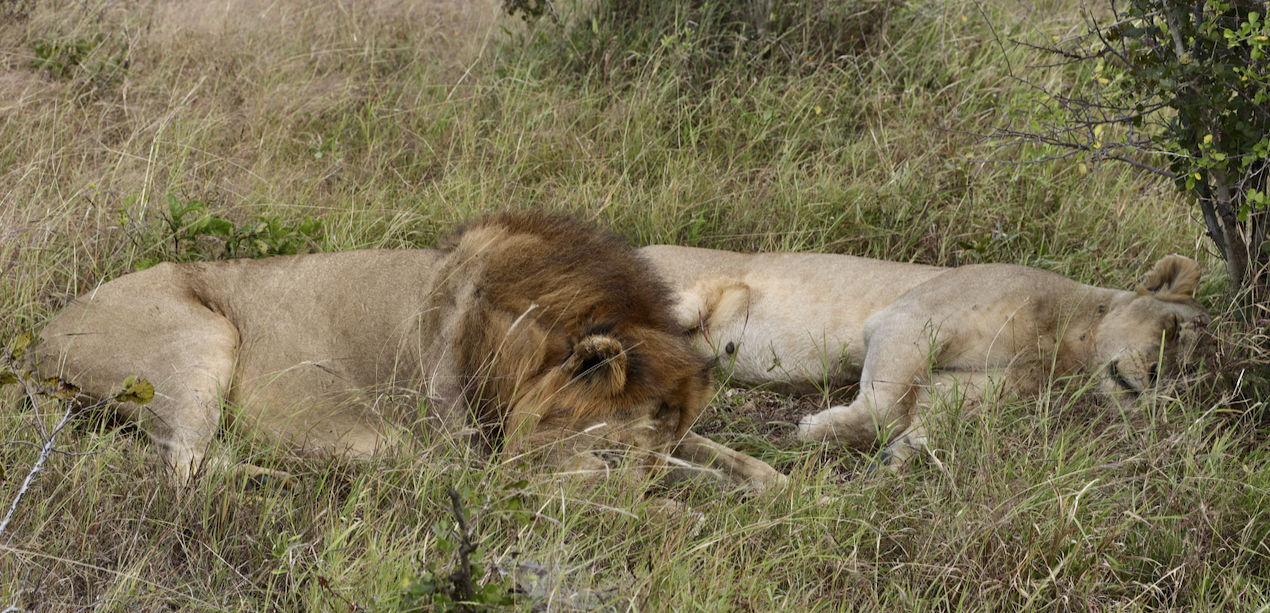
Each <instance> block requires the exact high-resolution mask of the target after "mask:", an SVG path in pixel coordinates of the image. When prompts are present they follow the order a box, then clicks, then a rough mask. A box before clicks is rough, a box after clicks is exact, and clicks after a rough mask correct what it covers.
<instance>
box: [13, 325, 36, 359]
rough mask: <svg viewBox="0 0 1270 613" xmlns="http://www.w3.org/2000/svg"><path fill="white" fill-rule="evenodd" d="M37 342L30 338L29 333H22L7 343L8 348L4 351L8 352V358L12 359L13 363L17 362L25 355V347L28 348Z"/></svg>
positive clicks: (34, 338) (32, 337)
mask: <svg viewBox="0 0 1270 613" xmlns="http://www.w3.org/2000/svg"><path fill="white" fill-rule="evenodd" d="M38 342H39V340H38V339H37V338H36V337H34V336H32V335H31V333H30V332H23V333H22V334H19V335H17V336H15V337H13V338H12V339H11V340H10V341H9V346H8V347H6V348H5V349H6V350H7V351H8V352H9V356H10V357H12V358H13V361H14V362H17V361H18V360H21V359H22V356H24V355H26V348H27V347H30V346H32V345H34V344H36V343H38Z"/></svg>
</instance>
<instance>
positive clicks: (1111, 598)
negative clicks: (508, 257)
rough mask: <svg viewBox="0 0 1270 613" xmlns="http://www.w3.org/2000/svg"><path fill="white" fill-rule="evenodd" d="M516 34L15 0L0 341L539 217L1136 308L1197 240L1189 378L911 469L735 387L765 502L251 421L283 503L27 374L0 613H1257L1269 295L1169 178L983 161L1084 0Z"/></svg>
mask: <svg viewBox="0 0 1270 613" xmlns="http://www.w3.org/2000/svg"><path fill="white" fill-rule="evenodd" d="M514 8H515V9H516V11H515V15H514V16H510V17H509V16H505V15H503V7H502V6H500V5H499V4H497V3H494V2H489V1H484V2H466V1H459V0H421V1H417V2H395V1H392V0H364V1H362V2H349V1H336V2H318V1H316V0H275V1H270V2H264V1H260V0H214V1H185V0H180V1H174V2H163V3H152V2H138V1H133V0H87V1H85V2H65V1H62V0H45V1H40V0H7V1H0V340H3V341H5V342H9V343H13V342H14V341H13V340H12V339H17V338H19V337H20V335H21V334H23V333H26V332H36V331H38V330H39V328H40V326H41V324H42V322H44V321H46V320H47V319H48V318H49V317H50V316H51V315H52V314H53V313H55V312H57V311H58V310H59V309H60V308H61V307H62V306H63V305H65V304H66V302H67V301H68V300H70V299H71V298H72V297H74V296H76V295H78V294H80V293H82V292H84V291H87V290H89V289H91V288H93V287H94V286H95V285H97V284H99V283H101V282H103V281H106V280H109V279H112V278H115V277H117V276H119V275H122V274H125V273H127V272H129V271H133V270H137V269H139V268H142V267H145V266H148V265H152V264H153V263H155V262H158V261H195V260H206V259H216V258H224V257H257V256H265V255H272V254H281V253H297V252H307V251H333V250H348V249H359V248H379V247H389V248H410V247H432V246H435V245H436V243H437V240H438V238H439V237H440V236H442V235H443V234H444V233H446V232H447V231H448V230H449V229H451V228H452V227H453V226H454V225H455V224H457V223H459V222H460V221H462V220H463V219H465V218H467V217H469V216H471V215H473V214H476V213H479V212H484V211H491V210H499V209H503V208H507V207H516V208H520V207H524V208H541V209H546V210H552V211H566V212H570V213H573V214H576V215H578V216H581V217H583V218H585V219H589V220H593V221H594V222H596V223H598V224H602V225H605V226H608V227H611V228H613V229H615V230H616V231H617V232H619V233H621V234H622V235H624V236H626V237H627V238H628V239H629V240H630V242H631V243H632V244H637V245H643V244H650V243H659V242H668V243H676V244H685V245H694V246H705V247H717V248H727V249H736V250H774V249H783V250H808V251H825V252H838V253H850V254H856V255H864V256H872V257H880V258H888V259H896V260H904V261H913V262H922V263H930V264H939V265H959V264H966V263H973V262H985V261H993V262H1013V263H1021V264H1027V265H1030V266H1037V267H1041V268H1046V269H1050V270H1054V271H1057V272H1060V273H1062V274H1065V275H1069V276H1071V277H1074V278H1076V279H1078V280H1081V281H1084V282H1089V283H1095V284H1100V285H1105V286H1111V287H1123V288H1130V287H1132V286H1133V284H1134V282H1135V280H1136V279H1137V278H1138V276H1139V275H1141V274H1142V273H1143V272H1144V271H1145V270H1146V269H1147V268H1148V267H1149V265H1150V264H1151V263H1152V262H1154V261H1155V260H1156V259H1158V257H1160V256H1162V255H1165V254H1168V253H1181V254H1183V255H1187V256H1189V257H1192V258H1195V259H1197V260H1198V261H1200V262H1201V264H1202V265H1203V266H1204V267H1205V270H1206V275H1207V276H1206V279H1205V283H1204V285H1203V286H1202V287H1201V291H1200V298H1201V300H1202V301H1203V302H1204V303H1205V304H1207V305H1208V306H1209V307H1210V309H1211V310H1212V312H1213V313H1214V315H1215V320H1214V323H1213V325H1212V332H1213V336H1214V340H1213V344H1212V347H1211V351H1210V355H1209V356H1208V359H1207V363H1206V364H1205V366H1204V368H1203V369H1202V370H1201V371H1200V372H1199V373H1196V374H1195V375H1193V376H1191V377H1189V378H1188V380H1187V381H1186V383H1187V384H1188V385H1186V386H1183V387H1181V388H1179V389H1177V390H1169V391H1167V392H1166V393H1162V394H1160V395H1159V396H1158V397H1154V398H1151V399H1149V400H1148V401H1145V402H1144V403H1143V405H1142V406H1141V408H1140V410H1137V411H1122V410H1119V409H1118V408H1116V407H1115V406H1114V405H1111V404H1108V403H1106V402H1103V401H1101V400H1099V399H1098V398H1096V397H1094V396H1093V394H1091V393H1089V391H1088V389H1089V386H1088V382H1087V381H1084V380H1081V379H1073V380H1059V381H1055V382H1054V384H1053V386H1052V387H1051V388H1048V389H1046V390H1044V393H1042V394H1041V396H1040V397H1039V398H1037V399H1029V400H1022V399H1002V400H1000V401H994V402H992V403H990V404H987V405H981V406H969V405H961V404H958V403H955V402H954V403H950V404H949V405H948V406H945V407H943V408H944V410H943V411H942V412H940V413H939V414H938V415H937V416H935V417H933V418H932V420H931V421H932V422H933V423H932V424H931V426H930V430H931V433H932V445H933V447H934V448H935V449H936V451H935V454H934V459H933V460H929V461H926V462H924V463H919V464H917V465H915V466H912V467H911V468H910V469H908V470H905V471H903V472H900V473H898V474H893V475H892V474H873V473H871V472H870V471H869V465H870V460H869V458H868V457H867V456H866V455H861V454H858V453H856V452H851V451H847V450H843V449H839V448H835V447H832V446H820V445H809V444H803V443H799V442H796V441H794V440H793V439H792V438H791V437H790V432H791V431H792V423H793V422H795V421H796V420H797V419H798V417H800V416H801V415H805V414H807V413H810V412H812V411H816V410H819V409H822V408H824V407H825V406H827V404H828V403H831V402H834V401H835V400H843V399H846V398H850V397H851V394H852V393H853V390H850V389H847V390H831V389H827V390H824V391H823V393H822V394H819V395H815V396H810V397H801V398H789V397H784V396H780V395H777V394H775V393H772V392H767V391H761V390H759V391H753V390H735V389H728V388H727V387H726V386H721V388H720V391H719V393H718V395H717V399H716V401H715V402H714V403H713V404H714V408H713V410H712V411H710V412H709V413H708V414H707V415H706V416H705V418H704V421H703V422H702V423H700V424H698V426H697V428H696V429H697V430H698V431H700V432H702V433H704V434H707V435H709V436H712V437H714V438H716V439H719V440H721V441H724V442H726V443H727V444H729V445H731V446H733V447H735V448H738V449H742V450H745V451H747V452H749V453H752V454H753V455H755V456H757V457H760V458H762V459H764V460H766V461H768V462H769V463H771V464H772V465H774V466H776V467H777V468H779V469H781V470H783V471H785V472H786V473H788V474H789V475H791V477H792V478H793V480H794V482H795V484H796V486H795V487H793V488H791V489H790V490H789V491H786V492H784V493H782V494H779V495H774V496H769V497H763V498H754V499H747V498H745V497H743V496H740V495H738V494H736V493H733V492H727V491H721V490H719V489H717V488H712V487H707V486H697V485H693V484H686V485H684V484H650V492H651V494H652V495H645V493H644V492H637V491H630V490H629V488H626V489H623V488H621V487H619V486H618V485H617V484H612V485H610V484H604V483H601V484H598V485H594V486H590V487H582V486H580V485H579V484H578V483H576V482H573V481H570V480H567V479H563V480H562V479H553V478H551V477H550V476H547V475H543V474H541V473H538V472H535V471H533V470H532V469H529V468H526V467H524V466H519V465H504V464H502V463H500V462H498V461H497V459H495V461H493V462H490V461H486V460H483V459H480V458H473V457H470V456H469V455H467V454H465V453H464V452H463V451H462V450H459V449H456V448H454V447H453V445H451V444H449V443H448V442H447V441H444V440H419V441H417V442H414V443H413V444H410V445H407V446H405V447H403V448H402V449H401V450H400V452H399V453H396V454H393V455H390V456H388V457H383V458H379V459H376V460H374V461H367V462H353V461H347V460H340V459H328V460H297V459H293V458H288V457H285V456H282V455H280V454H278V453H277V452H276V450H271V449H268V448H259V447H255V446H253V445H252V444H251V441H250V440H243V439H241V438H238V437H235V436H233V435H232V434H230V435H227V436H225V437H224V438H225V440H224V441H223V442H224V444H225V445H226V446H229V447H231V448H233V449H234V450H235V452H236V453H237V454H238V455H240V456H241V457H244V458H250V459H251V460H252V461H253V463H256V464H262V465H279V466H284V467H285V468H286V470H288V471H290V472H292V473H294V474H296V475H298V476H299V477H300V479H299V483H300V484H299V485H298V486H295V487H289V488H283V487H279V486H277V484H270V483H264V484H255V483H247V482H242V481H236V480H231V479H228V478H227V477H225V476H224V475H220V474H216V473H212V474H208V475H206V476H204V477H203V478H202V479H201V480H199V481H197V482H196V483H194V484H191V485H189V486H176V485H171V484H168V483H165V482H164V480H163V479H162V477H161V473H160V472H159V471H158V470H156V468H155V466H154V465H153V462H152V461H150V460H148V459H147V450H146V448H147V443H146V441H145V440H144V437H141V436H138V434H137V432H135V431H134V430H133V429H130V428H128V427H127V426H124V425H122V424H119V423H117V422H115V421H113V420H111V419H109V418H108V417H107V416H106V415H104V414H102V413H100V412H92V413H91V414H85V415H81V416H79V417H77V418H74V419H72V420H69V421H68V422H67V424H66V425H65V426H64V427H62V428H61V429H60V430H56V428H58V427H59V424H60V422H61V420H62V418H63V416H64V415H65V406H64V404H63V403H61V402H60V401H58V400H56V399H54V398H46V397H41V396H39V395H36V394H29V395H28V394H24V393H21V391H20V387H19V386H16V385H8V386H5V387H4V388H3V389H0V513H10V510H11V508H12V509H13V510H12V514H11V521H6V523H4V524H0V531H2V532H0V610H4V611H9V610H13V611H19V610H38V611H80V610H105V611H125V610H127V611H161V610H194V611H212V610H279V611H327V610H338V611H403V610H455V609H459V608H462V607H464V606H467V605H462V606H461V605H457V604H455V603H454V602H453V600H454V599H456V598H458V599H463V598H466V599H468V600H470V601H474V602H480V603H482V604H481V605H480V606H484V607H490V608H494V609H499V608H502V609H508V610H551V611H591V610H606V611H608V610H612V611H626V610H637V611H663V610H683V611H687V610H720V611H731V610H737V611H772V610H791V611H803V610H815V611H857V610H863V611H871V610H902V611H993V610H1002V611H1102V610H1106V611H1259V610H1266V604H1267V603H1270V580H1268V579H1267V576H1268V575H1270V516H1268V515H1267V513H1270V442H1268V441H1267V437H1266V432H1267V429H1266V428H1267V425H1268V424H1267V423H1266V422H1267V415H1266V410H1265V404H1264V403H1265V399H1266V396H1267V393H1268V388H1270V386H1268V385H1267V383H1266V381H1267V379H1266V378H1267V376H1268V372H1267V360H1268V359H1270V358H1268V357H1267V355H1266V350H1267V347H1266V338H1265V330H1266V327H1267V325H1268V321H1267V317H1268V316H1267V313H1266V310H1265V305H1264V304H1261V303H1256V302H1249V301H1246V300H1237V299H1236V297H1235V292H1234V291H1232V290H1231V287H1230V283H1229V280H1228V276H1227V275H1225V274H1224V270H1225V268H1224V265H1223V263H1222V261H1221V259H1220V258H1219V257H1217V255H1216V254H1215V253H1214V252H1213V249H1212V247H1211V245H1210V244H1209V243H1208V242H1207V241H1208V239H1207V238H1206V237H1205V227H1204V223H1203V220H1202V217H1201V214H1200V211H1199V209H1198V208H1197V207H1196V206H1195V205H1194V203H1193V202H1192V201H1191V200H1188V198H1189V197H1188V196H1187V195H1185V194H1181V193H1179V192H1178V190H1177V189H1176V186H1175V185H1174V184H1173V183H1172V182H1171V181H1169V180H1168V179H1166V178H1162V177H1160V176H1158V175H1156V174H1152V173H1150V172H1147V171H1144V170H1142V169H1140V168H1137V167H1135V166H1132V165H1129V164H1119V163H1112V162H1099V161H1098V160H1094V159H1090V158H1084V157H1080V156H1075V157H1062V158H1061V159H1053V158H1056V157H1060V156H1058V154H1059V153H1060V151H1059V150H1058V149H1055V148H1053V147H1055V145H1052V144H1046V143H1043V142H1036V141H1030V142H1017V143H1007V144H1004V145H1003V144H1002V143H1001V141H999V140H997V141H993V140H985V139H983V138H981V137H980V135H985V134H992V133H994V132H995V131H998V130H999V129H1000V128H1001V127H1002V126H1009V125H1019V124H1018V122H1021V121H1027V120H1028V118H1029V117H1030V116H1031V113H1032V112H1033V110H1034V109H1035V108H1036V105H1037V97H1036V96H1035V92H1036V89H1035V88H1034V86H1035V85H1036V84H1041V85H1043V86H1044V87H1045V89H1046V90H1047V91H1049V92H1056V91H1057V92H1069V93H1073V94H1075V93H1079V92H1081V91H1084V89H1083V88H1086V87H1088V86H1089V84H1090V82H1091V81H1096V80H1097V78H1098V75H1096V74H1094V72H1093V68H1092V67H1090V66H1087V65H1084V64H1080V63H1074V64H1063V65H1055V62H1053V57H1052V56H1050V55H1048V54H1046V53H1045V52H1044V51H1042V50H1039V49H1036V48H1035V47H1036V46H1041V45H1044V44H1048V42H1050V41H1053V40H1055V39H1054V37H1058V39H1059V40H1062V39H1064V37H1070V36H1073V35H1076V34H1079V33H1081V32H1083V31H1084V28H1085V27H1086V22H1085V21H1084V17H1082V15H1086V16H1088V15H1093V16H1110V15H1111V11H1110V9H1109V8H1108V7H1107V6H1106V5H1103V4H1101V3H1095V4H1089V5H1082V4H1081V3H1080V2H1077V1H1076V0H1046V1H1044V2H1037V3H1016V2H1010V1H1008V0H986V1H985V2H982V3H973V2H967V1H964V0H945V1H940V2H936V1H933V0H911V1H909V2H899V1H898V0H841V1H838V0H804V1H803V2H800V3H781V2H761V1H758V0H752V1H741V0H736V1H734V2H711V3H706V2H671V1H669V0H668V1H665V2H654V1H652V0H644V1H637V0H594V1H591V2H581V3H579V4H574V3H569V2H555V3H545V2H534V1H532V0H530V1H528V2H523V3H516V4H515V6H514ZM1082 11H1085V12H1084V13H1082ZM539 13H541V15H540V16H538V17H537V18H533V17H534V15H535V14H539ZM525 16H528V17H530V18H529V19H525V18H523V17H525ZM1016 41H1017V42H1016ZM1018 43H1027V44H1018ZM1163 112H1167V110H1165V111H1163ZM1012 122H1013V123H1012ZM1107 129H1108V130H1115V129H1120V128H1116V127H1114V126H1112V127H1110V128H1107ZM1042 160H1044V161H1042ZM1146 161H1147V162H1153V163H1154V164H1156V165H1160V163H1159V162H1158V161H1151V160H1146ZM9 346H10V347H13V346H14V345H12V344H10V345H9ZM121 383H122V382H121ZM54 433H56V436H55V438H53V439H52V444H51V445H50V444H49V440H50V437H51V436H53V434H54ZM45 449H48V450H50V451H51V453H48V454H44V455H43V457H44V458H45V459H44V460H41V457H42V451H44V450H45ZM37 463H40V465H41V467H42V471H41V472H40V473H39V474H38V475H37V476H36V478H35V479H33V480H31V482H30V483H31V485H30V487H29V489H27V491H26V492H25V494H24V495H23V497H22V499H21V500H20V503H19V504H17V505H16V507H11V506H10V505H11V503H12V502H13V501H14V500H15V498H16V497H17V496H18V494H19V491H20V490H23V489H24V487H25V486H24V483H25V482H26V481H27V476H28V474H29V473H30V471H31V470H32V468H33V467H34V466H36V465H37ZM663 498H671V499H673V500H675V501H678V502H679V503H681V504H682V507H683V508H682V509H680V510H678V511H674V510H667V507H666V505H664V504H663V503H662V502H661V501H660V500H659V499H663ZM685 509H691V511H687V510H685ZM3 517H5V516H0V518H3ZM464 560H466V561H467V562H466V563H465V562H464ZM472 606H473V607H475V606H477V605H472ZM6 607H7V608H6Z"/></svg>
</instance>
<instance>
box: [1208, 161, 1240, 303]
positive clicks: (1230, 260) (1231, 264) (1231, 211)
mask: <svg viewBox="0 0 1270 613" xmlns="http://www.w3.org/2000/svg"><path fill="white" fill-rule="evenodd" d="M1212 173H1213V190H1214V191H1216V192H1217V215H1218V217H1220V219H1221V222H1222V226H1223V228H1222V229H1223V230H1224V234H1225V235H1224V236H1223V238H1224V239H1225V243H1226V248H1225V249H1224V250H1223V253H1222V255H1224V256H1226V270H1227V271H1228V272H1229V273H1230V283H1231V285H1232V287H1235V288H1242V287H1243V286H1244V282H1245V281H1246V280H1247V275H1248V243H1247V241H1246V239H1245V238H1244V233H1243V232H1241V231H1240V227H1239V216H1238V215H1237V214H1236V213H1235V207H1234V203H1233V202H1232V198H1231V197H1230V186H1229V185H1227V184H1226V175H1225V174H1224V173H1222V172H1220V171H1217V170H1215V169H1214V170H1213V171H1212ZM1218 246H1219V247H1220V246H1221V245H1220V244H1218Z"/></svg>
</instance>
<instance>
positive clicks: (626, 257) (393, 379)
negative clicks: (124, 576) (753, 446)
mask: <svg viewBox="0 0 1270 613" xmlns="http://www.w3.org/2000/svg"><path fill="white" fill-rule="evenodd" d="M670 304H671V301H670V296H669V293H668V291H667V290H666V289H665V287H664V286H663V285H662V284H661V283H660V282H659V281H658V280H657V278H656V277H655V275H654V274H653V273H652V271H651V269H650V268H649V266H648V265H647V264H646V263H644V262H642V261H641V260H639V259H638V258H636V257H633V255H632V254H631V252H630V250H629V249H628V248H627V247H625V246H624V245H623V244H622V243H621V241H620V240H619V239H617V238H616V237H615V236H613V235H611V234H608V233H605V232H600V231H597V230H595V229H593V228H591V227H589V226H586V225H583V224H580V223H578V222H575V221H572V220H569V219H566V218H561V217H552V216H545V215H538V214H526V213H506V214H501V215H496V216H492V217H486V218H483V219H479V220H477V221H475V222H473V223H471V224H470V225H468V226H467V227H466V228H464V229H462V230H461V231H460V232H458V233H456V234H455V236H453V237H452V238H451V239H449V240H448V241H447V242H446V244H445V245H444V247H443V248H442V249H439V250H409V251H388V250H380V251H355V252H347V253H330V254H315V255H303V256H291V257H277V258H269V259H264V260H234V261H228V262H210V263H194V264H161V265H158V266H155V267H153V268H150V269H147V270H144V271H141V272H137V273H133V274H129V275H125V276H123V277H120V278H118V279H116V280H114V281H111V282H109V283H105V284H103V285H101V286H100V287H98V288H96V289H94V290H92V291H90V292H88V293H87V294H85V295H84V296H81V297H80V298H78V299H76V300H75V301H74V302H73V303H72V304H70V305H69V306H68V307H67V308H66V309H65V310H64V311H62V313H61V314H59V315H58V316H57V317H55V318H54V319H53V320H52V321H50V322H49V324H48V325H47V327H46V328H45V330H44V333H43V338H44V340H45V345H44V346H43V352H42V355H43V362H42V370H43V371H44V372H46V373H49V374H61V375H63V376H65V377H66V378H68V379H69V380H71V381H72V382H74V383H76V384H78V385H79V386H80V387H81V388H82V390H83V393H84V396H85V398H84V399H85V400H95V399H100V398H104V397H108V396H109V395H110V394H111V393H112V391H113V389H114V387H115V386H117V385H118V384H119V383H120V382H121V381H122V380H123V379H124V378H125V377H127V376H130V375H137V376H141V377H145V378H147V379H149V380H150V381H151V382H152V383H153V384H154V385H155V388H156V395H155V399H154V401H153V402H152V403H151V404H150V405H148V406H146V407H144V408H137V407H135V406H132V405H127V404H125V405H121V406H119V407H118V410H119V411H120V412H121V413H122V414H123V415H124V416H125V417H128V418H131V419H133V420H136V421H138V422H140V424H141V425H142V427H143V428H144V429H145V430H146V431H147V433H148V434H149V436H150V438H151V440H152V442H153V443H154V445H155V447H156V448H157V449H158V452H159V454H160V455H161V456H162V458H163V459H164V461H165V463H166V465H167V466H168V467H169V468H170V470H171V471H172V472H173V475H174V477H175V478H176V479H177V480H179V481H184V480H187V479H189V478H190V477H191V475H192V474H193V472H194V471H196V470H198V469H199V467H200V466H202V465H203V463H204V457H205V455H207V453H208V448H209V445H211V444H212V440H213V437H214V435H215V433H216V432H217V430H218V428H219V427H220V424H221V422H222V409H224V408H226V407H232V410H231V411H229V412H228V415H227V416H226V417H227V418H228V419H227V420H226V421H233V422H235V426H237V427H238V428H239V429H247V430H248V431H250V432H252V433H255V434H258V435H263V436H264V437H265V438H267V439H270V440H272V441H273V442H275V443H277V444H280V445H283V446H286V447H289V448H291V449H294V450H297V451H300V452H305V453H310V454H348V455H352V456H369V455H372V454H375V453H377V452H378V451H380V450H382V449H384V448H385V447H386V446H387V445H389V444H392V443H393V442H394V441H395V440H397V438H398V436H397V431H398V430H401V429H411V428H416V427H422V425H421V423H420V422H421V417H423V418H424V419H423V420H422V421H426V422H430V423H431V425H432V426H433V427H436V428H438V429H440V430H442V431H446V432H450V433H458V432H467V433H471V432H474V431H478V432H479V433H480V435H479V436H471V437H469V438H470V439H471V440H472V441H473V442H475V443H477V444H479V445H482V446H485V447H486V448H487V450H489V449H493V448H494V447H501V448H502V449H503V451H504V453H508V454H519V453H533V454H537V455H539V456H542V457H543V458H544V459H545V460H546V461H547V462H549V463H551V464H553V465H555V466H557V467H559V468H562V469H569V470H577V469H583V470H585V469H593V468H602V467H603V463H602V462H600V460H599V459H598V456H596V455H595V454H593V453H592V452H593V450H595V449H597V448H614V449H621V450H623V451H626V452H633V453H634V454H635V455H636V456H638V457H639V458H642V460H641V461H642V462H643V463H644V465H646V466H647V465H650V464H651V465H657V464H661V463H663V462H664V461H665V458H666V457H667V456H668V455H678V456H683V457H685V458H688V459H690V460H695V461H707V462H708V463H711V464H713V465H714V467H716V468H719V469H721V470H722V471H723V472H725V473H727V475H728V476H729V477H732V478H733V479H735V480H738V481H742V482H747V483H749V484H750V485H752V486H754V487H756V488H757V489H763V488H765V487H767V486H770V485H775V484H777V483H779V482H780V481H781V480H782V479H783V477H781V476H780V475H779V474H778V473H776V472H775V471H773V470H772V469H771V468H770V467H768V466H767V465H765V464H763V463H761V462H759V461H757V460H753V459H752V458H748V457H745V456H743V455H741V454H738V453H736V452H733V451H731V450H728V449H726V448H724V447H722V446H719V445H716V444H714V443H711V442H709V441H708V440H706V439H703V438H701V437H698V436H696V435H695V434H693V433H691V432H690V431H689V429H688V428H689V426H690V425H691V424H692V423H693V421H694V420H695V419H696V417H697V415H698V414H699V413H700V412H701V410H702V409H703V408H704V407H705V405H706V403H707V402H708V401H709V399H710V397H711V387H710V363H709V361H708V360H706V359H703V358H702V357H700V356H698V355H697V353H696V352H694V350H693V349H692V347H691V346H690V345H689V344H688V343H687V342H686V341H685V340H684V339H683V338H682V336H681V335H680V334H679V330H678V327H677V324H676V323H675V322H674V320H673V318H672V317H671V315H670V310H669V309H670ZM420 400H423V401H425V402H424V403H425V404H426V405H427V407H428V410H427V413H426V417H425V416H421V415H419V414H418V412H417V407H418V406H419V402H420ZM473 426H476V427H477V428H473ZM245 468H248V469H250V470H256V471H259V470H263V469H257V468H255V467H245Z"/></svg>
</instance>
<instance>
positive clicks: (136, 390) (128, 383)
mask: <svg viewBox="0 0 1270 613" xmlns="http://www.w3.org/2000/svg"><path fill="white" fill-rule="evenodd" d="M115 400H117V401H119V402H132V403H136V404H148V403H149V402H150V401H151V400H154V386H153V385H151V384H150V382H149V381H146V380H145V379H137V377H136V376H135V375H134V376H131V377H128V378H127V379H124V380H123V391H121V392H119V393H118V394H115Z"/></svg>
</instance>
